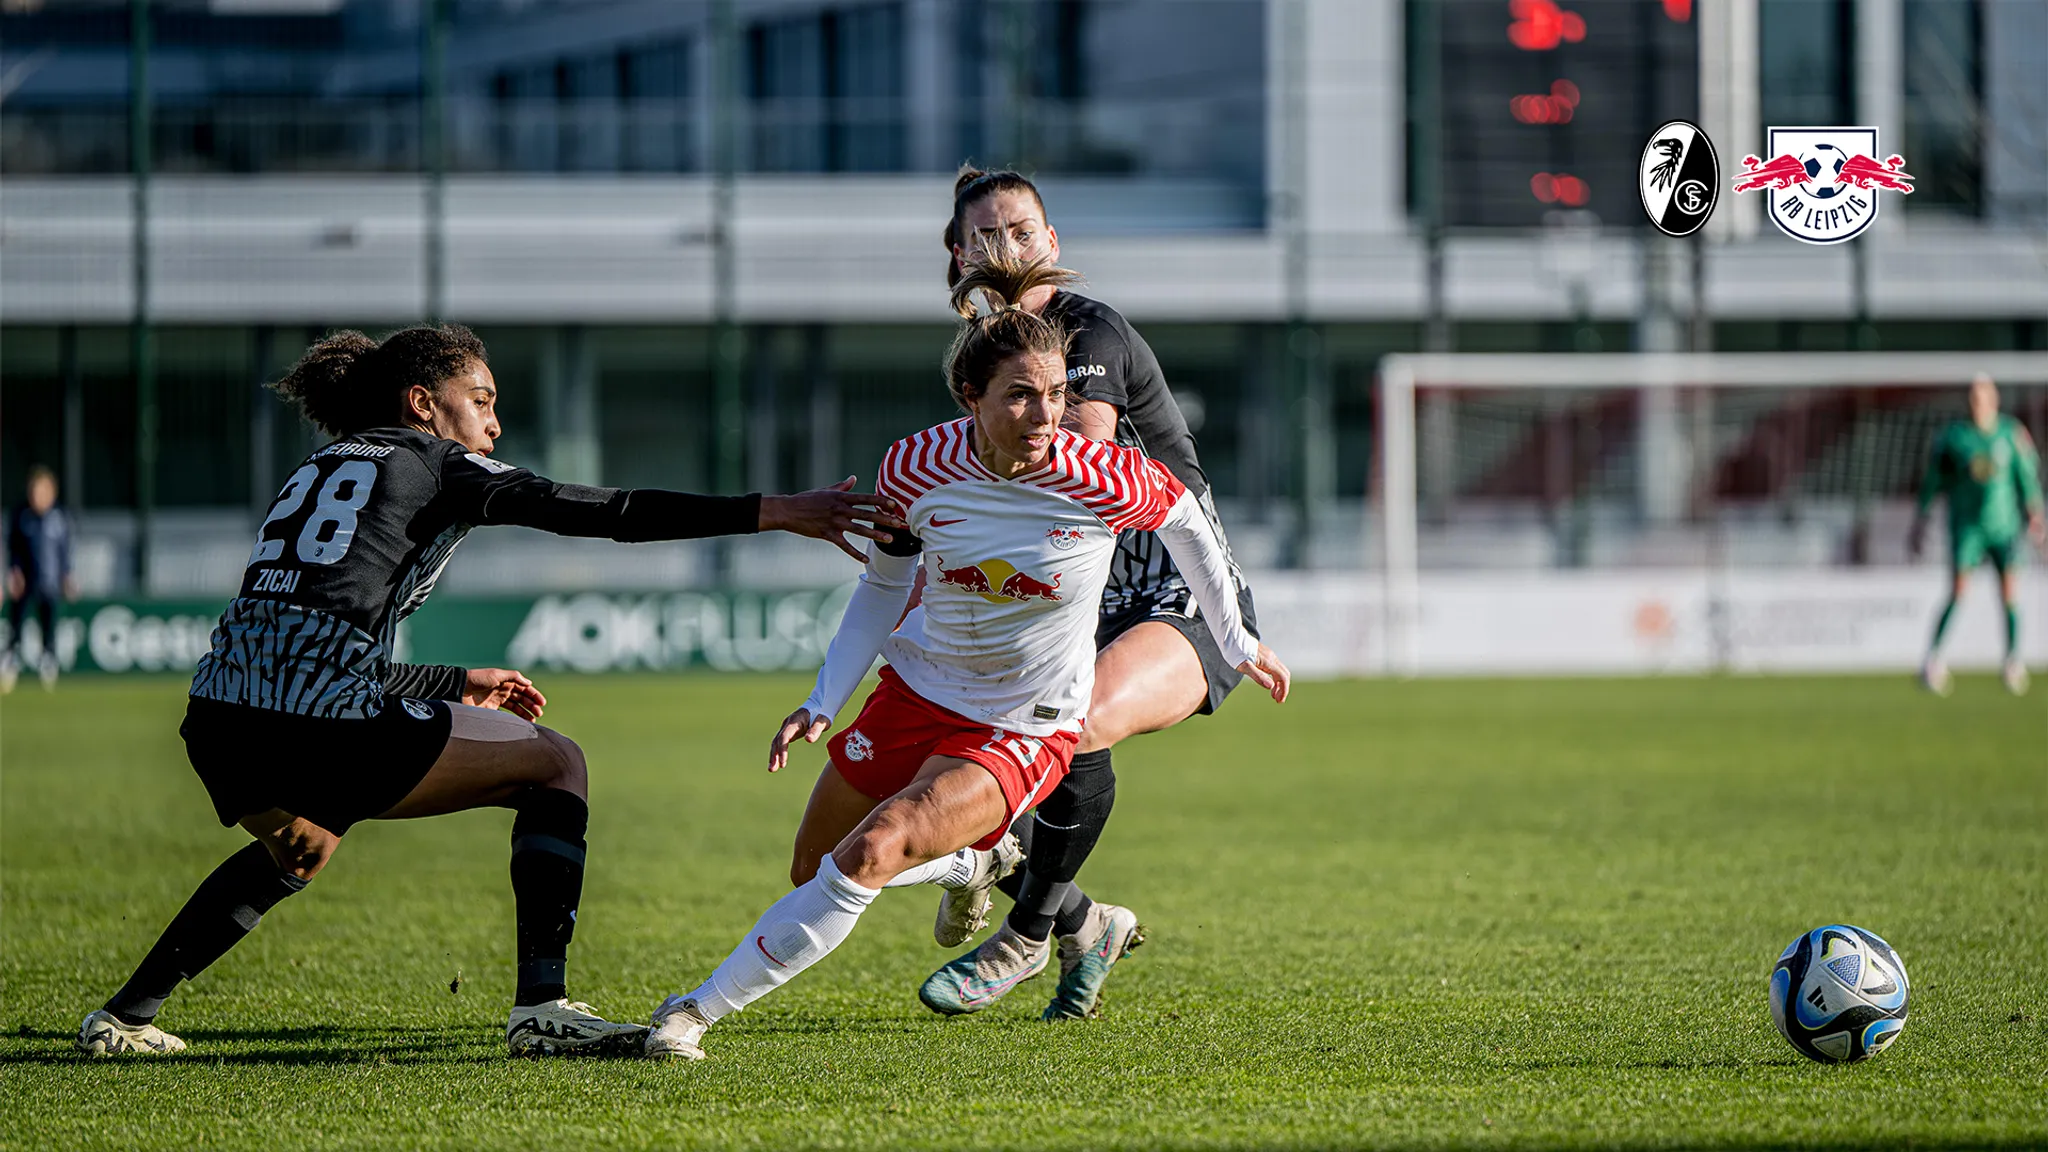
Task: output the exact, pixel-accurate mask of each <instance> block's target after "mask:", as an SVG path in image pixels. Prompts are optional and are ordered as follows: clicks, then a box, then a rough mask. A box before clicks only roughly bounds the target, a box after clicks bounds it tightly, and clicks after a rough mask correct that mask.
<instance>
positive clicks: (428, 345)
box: [270, 324, 491, 436]
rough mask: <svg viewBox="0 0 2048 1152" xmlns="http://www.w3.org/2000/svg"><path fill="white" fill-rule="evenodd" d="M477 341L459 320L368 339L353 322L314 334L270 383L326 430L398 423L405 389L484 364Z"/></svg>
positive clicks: (337, 432) (342, 432)
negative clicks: (324, 333)
mask: <svg viewBox="0 0 2048 1152" xmlns="http://www.w3.org/2000/svg"><path fill="white" fill-rule="evenodd" d="M490 362H491V359H490V356H489V354H488V353H486V352H485V351H484V342H483V341H482V340H479V339H477V336H476V333H474V332H471V331H470V330H469V329H467V328H465V327H463V326H462V325H460V324H439V325H421V326H418V327H414V328H401V329H399V330H398V331H396V332H393V333H391V334H390V335H388V336H386V337H384V339H383V341H382V342H379V341H376V340H372V339H370V338H369V337H368V336H365V335H363V334H362V333H361V332H357V331H355V330H353V329H349V330H345V331H341V332H334V333H330V334H329V335H327V336H326V337H325V338H323V339H321V340H318V341H316V342H315V343H314V344H313V346H312V347H311V348H308V349H306V354H305V355H303V356H301V357H299V362H298V363H296V364H294V365H292V367H291V371H289V372H286V373H285V374H284V377H283V378H282V379H280V380H277V381H276V382H274V383H272V384H271V385H270V388H271V390H272V391H274V392H276V393H277V394H278V395H279V396H282V397H284V398H285V399H287V400H291V401H294V402H295V403H297V404H298V406H299V411H300V412H301V413H303V414H304V415H305V417H306V419H308V420H311V421H312V422H313V423H315V424H317V425H319V426H320V428H321V429H322V430H324V431H325V432H326V433H327V434H328V435H330V436H346V435H348V434H349V433H351V432H360V431H362V430H363V429H365V428H389V427H395V426H398V425H402V424H403V423H405V395H406V393H407V392H409V391H411V390H412V388H413V387H414V386H415V385H419V386H422V387H426V388H434V387H436V386H438V385H439V384H440V383H441V382H442V381H443V380H446V379H448V378H449V377H451V376H459V375H461V374H462V373H463V371H464V370H466V369H467V368H469V366H470V365H471V364H489V363H490Z"/></svg>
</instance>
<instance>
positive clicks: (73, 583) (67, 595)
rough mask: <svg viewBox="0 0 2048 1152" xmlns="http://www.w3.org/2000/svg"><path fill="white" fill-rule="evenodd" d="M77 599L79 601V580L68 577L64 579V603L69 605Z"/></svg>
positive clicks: (74, 577)
mask: <svg viewBox="0 0 2048 1152" xmlns="http://www.w3.org/2000/svg"><path fill="white" fill-rule="evenodd" d="M76 599H78V578H77V577H76V576H66V577H65V578H64V601H65V603H67V604H68V603H70V602H71V601H73V600H76Z"/></svg>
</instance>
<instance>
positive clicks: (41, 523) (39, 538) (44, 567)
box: [0, 464, 78, 693]
mask: <svg viewBox="0 0 2048 1152" xmlns="http://www.w3.org/2000/svg"><path fill="white" fill-rule="evenodd" d="M77 594H78V588H77V585H76V583H75V582H74V581H73V580H72V579H71V515H70V513H68V512H66V511H64V509H62V508H59V507H58V506H57V476H56V474H55V473H53V472H51V471H50V470H49V469H48V468H45V467H44V466H42V465H41V464H37V465H35V466H34V467H31V468H30V469H29V470H28V499H27V500H25V501H24V502H22V503H20V504H17V505H16V506H15V507H14V509H13V511H11V512H9V513H8V514H7V628H8V636H7V649H6V651H4V652H0V693H5V692H12V691H13V690H14V681H15V679H16V678H17V677H18V676H20V674H21V665H22V655H23V653H22V630H21V624H22V617H23V616H25V615H26V614H27V611H28V606H29V605H30V604H31V603H33V604H34V605H35V606H36V622H37V623H38V624H40V625H41V627H42V634H43V654H42V657H41V659H40V660H39V661H37V663H36V672H37V674H38V675H40V676H41V677H42V679H43V687H45V688H53V687H55V686H56V684H57V612H58V607H59V605H60V603H61V602H62V601H65V600H69V599H71V598H73V597H74V596H76V595H77Z"/></svg>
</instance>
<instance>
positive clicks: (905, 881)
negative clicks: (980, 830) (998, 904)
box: [882, 848, 985, 888]
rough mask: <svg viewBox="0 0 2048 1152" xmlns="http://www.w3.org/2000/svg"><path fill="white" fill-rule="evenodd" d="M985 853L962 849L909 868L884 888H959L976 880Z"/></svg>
mask: <svg viewBox="0 0 2048 1152" xmlns="http://www.w3.org/2000/svg"><path fill="white" fill-rule="evenodd" d="M983 855H985V854H984V853H980V852H976V851H975V850H974V849H972V848H962V849H961V850H959V851H958V852H955V853H953V854H952V855H951V856H941V857H939V858H938V859H937V860H927V861H925V862H924V863H922V864H919V865H918V866H917V867H915V868H907V869H905V870H903V871H901V872H898V873H897V874H896V878H895V879H893V880H891V881H889V882H888V883H887V884H884V885H882V887H884V888H908V887H910V886H911V885H912V884H937V885H938V886H939V887H941V888H958V887H959V886H960V885H962V884H965V883H967V882H968V881H969V880H972V879H974V872H975V870H976V869H977V868H979V867H980V866H981V857H982V856H983Z"/></svg>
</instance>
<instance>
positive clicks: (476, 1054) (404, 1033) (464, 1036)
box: [0, 1026, 630, 1067]
mask: <svg viewBox="0 0 2048 1152" xmlns="http://www.w3.org/2000/svg"><path fill="white" fill-rule="evenodd" d="M178 1036H179V1038H181V1039H183V1040H184V1041H185V1042H186V1043H187V1044H189V1045H191V1047H189V1048H187V1049H186V1050H185V1051H184V1052H183V1053H181V1054H178V1055H170V1056H156V1055H151V1056H121V1057H113V1058H99V1059H96V1058H94V1057H91V1056H87V1055H85V1054H83V1053H81V1052H78V1051H76V1050H75V1049H73V1048H72V1047H71V1042H72V1039H73V1037H74V1034H73V1033H71V1032H68V1031H64V1032H59V1031H56V1030H53V1029H48V1028H43V1029H27V1028H24V1029H22V1030H20V1031H18V1032H15V1033H13V1034H11V1035H8V1036H6V1037H4V1038H0V1067H9V1066H22V1065H29V1066H34V1065H44V1066H62V1065H66V1064H90V1065H106V1066H108V1067H116V1066H119V1067H135V1066H138V1065H162V1066H166V1067H169V1066H173V1065H180V1064H228V1065H238V1066H243V1067H260V1066H263V1065H287V1066H291V1065H296V1066H310V1065H355V1064H391V1065H408V1064H417V1065H457V1064H475V1065H486V1064H495V1063H503V1062H505V1061H507V1060H509V1059H511V1058H510V1057H508V1056H507V1055H506V1054H505V1049H504V1048H503V1047H502V1046H501V1045H502V1043H503V1042H502V1041H500V1040H498V1039H497V1038H496V1037H495V1036H494V1035H493V1033H492V1032H491V1031H490V1030H488V1029H481V1028H342V1027H322V1026H315V1027H307V1028H192V1029H181V1030H180V1031H179V1032H178ZM7 1041H14V1042H15V1044H8V1043H6V1042H7ZM46 1043H47V1044H48V1045H50V1046H49V1047H46V1046H45V1044H46ZM17 1045H19V1046H20V1047H19V1048H17ZM10 1048H17V1050H12V1051H10V1050H8V1049H10ZM629 1058H630V1057H624V1056H604V1055H588V1056H578V1057H574V1059H577V1060H607V1059H629Z"/></svg>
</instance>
